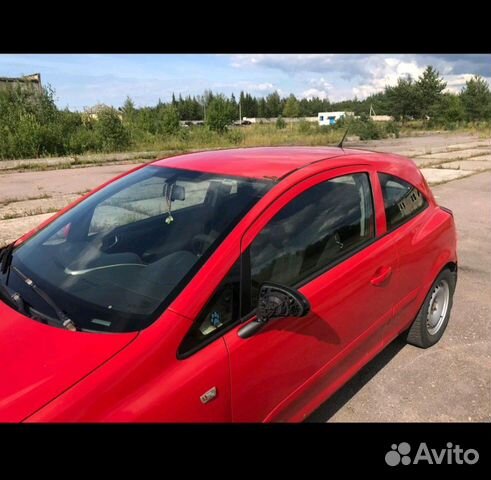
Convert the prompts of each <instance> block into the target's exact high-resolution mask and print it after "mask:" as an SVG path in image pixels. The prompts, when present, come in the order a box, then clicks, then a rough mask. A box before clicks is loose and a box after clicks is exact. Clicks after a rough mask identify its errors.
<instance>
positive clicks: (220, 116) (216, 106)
mask: <svg viewBox="0 0 491 480" xmlns="http://www.w3.org/2000/svg"><path fill="white" fill-rule="evenodd" d="M235 116H236V113H235V111H234V109H233V108H231V103H230V102H229V101H228V100H227V99H226V98H225V97H224V96H223V95H216V96H214V97H213V98H212V100H211V101H210V103H209V104H208V107H207V109H206V125H207V126H208V128H210V130H214V131H216V132H220V133H222V132H224V131H225V130H226V129H227V125H229V124H231V123H232V121H233V120H234V118H235Z"/></svg>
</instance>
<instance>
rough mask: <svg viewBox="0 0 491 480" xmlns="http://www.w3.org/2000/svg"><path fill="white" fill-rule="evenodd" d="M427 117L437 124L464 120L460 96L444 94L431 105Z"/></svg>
mask: <svg viewBox="0 0 491 480" xmlns="http://www.w3.org/2000/svg"><path fill="white" fill-rule="evenodd" d="M429 115H430V117H431V118H432V119H434V120H435V121H437V122H459V121H461V120H464V119H465V110H464V106H463V104H462V99H461V97H460V96H458V95H455V94H453V93H444V94H443V95H442V98H441V99H440V100H439V101H438V102H437V103H436V104H435V105H433V108H432V109H431V110H430V112H429Z"/></svg>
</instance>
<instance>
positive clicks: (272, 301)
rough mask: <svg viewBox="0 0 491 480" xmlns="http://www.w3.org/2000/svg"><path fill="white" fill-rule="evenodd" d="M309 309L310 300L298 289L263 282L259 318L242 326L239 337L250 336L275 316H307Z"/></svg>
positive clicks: (259, 302) (258, 311)
mask: <svg viewBox="0 0 491 480" xmlns="http://www.w3.org/2000/svg"><path fill="white" fill-rule="evenodd" d="M309 311H310V303H309V301H308V300H307V299H306V298H305V297H304V296H303V295H302V294H301V293H300V292H298V291H297V290H294V289H292V288H289V287H285V286H283V285H278V284H276V283H270V282H268V283H263V284H262V286H261V289H260V290H259V301H258V305H257V319H256V320H254V321H253V322H249V323H248V324H247V325H245V326H244V327H242V328H241V329H240V330H239V337H241V338H248V337H250V336H251V335H253V334H254V333H256V332H257V331H258V330H260V329H261V328H262V327H263V326H264V325H265V324H266V323H267V322H268V321H269V320H271V319H273V318H280V317H305V315H307V314H308V313H309Z"/></svg>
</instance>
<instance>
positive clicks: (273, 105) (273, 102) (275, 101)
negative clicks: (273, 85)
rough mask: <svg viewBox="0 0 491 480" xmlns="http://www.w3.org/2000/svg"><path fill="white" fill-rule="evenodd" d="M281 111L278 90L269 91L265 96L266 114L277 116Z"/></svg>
mask: <svg viewBox="0 0 491 480" xmlns="http://www.w3.org/2000/svg"><path fill="white" fill-rule="evenodd" d="M281 111H282V107H281V98H280V95H279V94H278V92H276V91H275V92H273V93H270V94H269V95H268V96H267V97H266V112H265V113H266V116H267V117H277V116H278V115H279V114H280V113H281Z"/></svg>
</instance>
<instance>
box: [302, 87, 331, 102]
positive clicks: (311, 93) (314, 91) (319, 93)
mask: <svg viewBox="0 0 491 480" xmlns="http://www.w3.org/2000/svg"><path fill="white" fill-rule="evenodd" d="M300 97H301V98H307V99H309V100H310V99H311V98H314V97H318V98H320V99H322V100H325V99H326V98H329V97H328V95H327V92H326V91H325V90H319V89H318V88H309V89H307V90H305V91H303V92H302V93H301V94H300Z"/></svg>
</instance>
